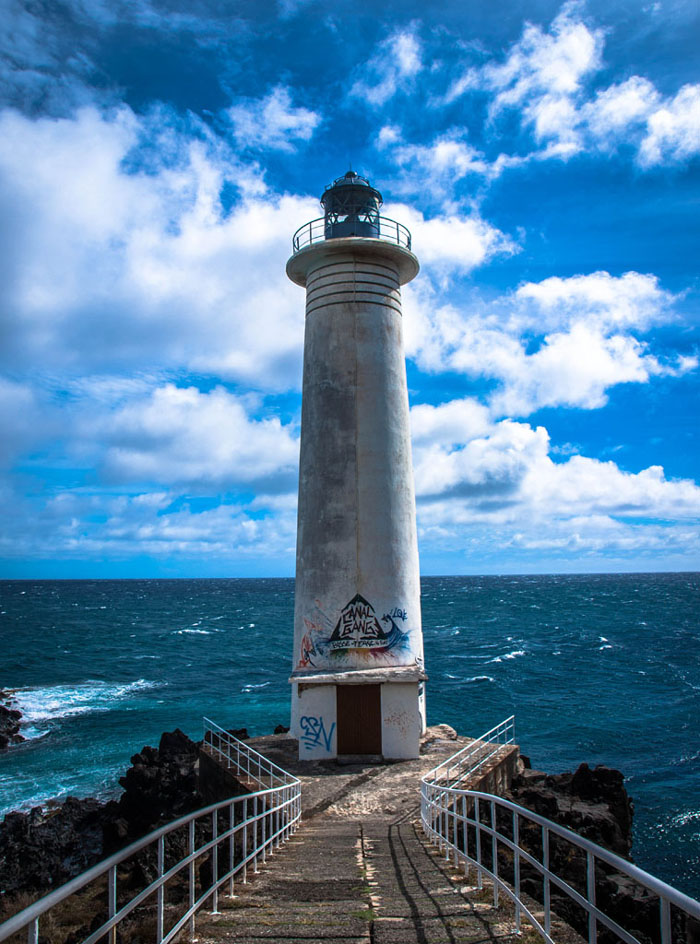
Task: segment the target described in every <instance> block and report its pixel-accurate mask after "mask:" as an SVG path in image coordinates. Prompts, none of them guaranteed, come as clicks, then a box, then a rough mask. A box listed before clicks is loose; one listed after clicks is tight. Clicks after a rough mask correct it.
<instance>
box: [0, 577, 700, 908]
mask: <svg viewBox="0 0 700 944" xmlns="http://www.w3.org/2000/svg"><path fill="white" fill-rule="evenodd" d="M422 589H423V600H422V602H423V622H424V635H425V656H426V668H427V670H428V674H429V676H430V681H429V682H428V688H427V692H428V721H429V723H438V722H447V723H448V724H451V725H453V726H454V727H455V728H457V729H458V730H459V731H460V732H461V733H464V734H475V735H476V734H479V733H481V732H482V731H483V730H485V729H487V728H489V727H491V726H492V725H494V724H496V723H497V722H498V721H500V720H502V718H504V717H505V716H507V715H509V714H511V713H514V714H515V715H516V732H517V740H518V742H519V743H520V745H521V750H522V751H523V753H526V754H528V755H529V756H530V757H531V759H532V762H533V766H536V767H540V768H542V769H544V770H547V771H550V772H558V771H562V770H567V769H572V768H573V767H575V766H577V765H578V764H579V763H580V762H581V761H584V760H585V761H587V762H588V763H589V764H591V765H593V764H597V763H604V764H609V765H610V766H614V767H619V768H620V769H621V770H622V771H623V772H624V773H625V775H626V777H627V786H628V789H629V792H630V794H631V795H632V797H633V799H634V801H635V808H636V812H635V844H634V849H633V855H634V857H635V859H636V861H637V863H638V864H639V865H640V866H642V867H643V868H646V869H648V870H649V871H651V872H653V873H654V874H656V875H658V876H659V877H661V878H663V879H665V880H666V881H668V882H671V883H672V884H674V885H676V886H677V887H679V888H681V889H683V890H684V891H686V892H687V893H689V894H691V895H694V896H695V897H699V896H700V734H699V733H698V720H699V719H700V615H699V613H700V607H699V606H698V602H699V589H700V575H699V574H643V575H642V574H634V575H581V576H530V577H432V578H425V579H424V580H423V583H422ZM293 597H294V583H293V581H292V580H276V579H266V580H262V579H261V580H129V581H127V580H125V581H109V580H104V581H3V582H0V646H1V648H0V666H1V668H0V688H11V689H15V690H16V699H17V701H18V703H19V706H20V707H21V709H22V711H23V712H24V714H25V718H26V724H25V727H24V730H23V733H24V734H25V736H26V737H28V739H29V740H28V741H27V742H26V743H25V744H23V745H20V746H18V747H16V748H12V749H11V750H10V751H8V752H7V753H5V754H4V755H0V812H6V811H7V810H10V809H16V808H19V807H28V806H31V805H32V804H36V803H40V802H42V801H43V800H46V799H48V798H49V797H54V796H61V795H66V794H69V793H72V794H75V795H87V794H95V793H99V794H102V795H105V796H107V795H110V794H114V793H116V792H117V791H118V786H117V777H118V776H119V774H120V773H121V772H122V771H123V770H124V768H125V767H126V766H128V763H129V758H130V756H131V755H132V754H133V753H135V752H136V751H137V750H139V749H140V748H141V747H142V746H143V745H144V744H148V743H151V744H152V743H154V742H156V741H157V739H158V737H159V735H160V733H161V732H162V731H164V730H171V729H172V728H174V727H176V726H178V727H181V728H182V729H183V730H184V731H186V732H187V733H188V734H190V735H191V736H193V737H197V736H198V735H199V732H200V730H201V718H202V716H203V715H207V716H209V717H211V718H212V719H213V720H215V721H217V722H218V723H219V724H222V725H224V726H225V727H247V728H248V730H249V732H250V733H251V734H266V733H269V732H271V731H272V729H273V728H274V727H275V725H277V724H280V723H284V724H286V723H288V715H289V685H288V683H287V679H288V676H289V673H290V670H291V649H292V616H293Z"/></svg>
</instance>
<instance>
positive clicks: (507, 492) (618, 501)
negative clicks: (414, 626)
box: [411, 400, 700, 565]
mask: <svg viewBox="0 0 700 944" xmlns="http://www.w3.org/2000/svg"><path fill="white" fill-rule="evenodd" d="M411 413H412V422H413V423H414V427H415V428H416V430H417V433H416V434H414V461H415V466H416V494H417V497H418V518H419V525H420V532H421V534H422V535H423V537H424V539H425V541H426V543H428V544H429V545H430V546H431V548H435V547H441V548H443V549H445V550H451V551H454V550H457V549H458V548H460V547H461V548H462V549H463V550H464V551H466V552H468V553H475V554H477V555H482V556H481V558H480V559H481V561H482V565H483V561H484V560H486V559H488V557H489V556H490V555H492V554H495V555H496V556H502V555H503V554H508V553H510V551H516V552H520V551H523V552H532V554H533V555H534V559H541V554H542V552H543V551H547V552H549V553H551V554H552V555H553V556H554V557H555V558H556V557H557V556H558V555H562V557H563V558H566V557H570V556H571V555H572V554H574V555H576V557H577V558H578V559H579V560H584V559H585V558H586V556H587V555H589V554H590V555H596V554H600V555H606V554H608V555H609V554H616V553H620V554H622V555H625V554H629V555H631V556H636V555H638V554H639V553H640V552H641V553H664V554H668V553H678V554H681V555H682V554H688V553H690V552H692V550H693V548H694V547H695V544H694V542H696V541H697V537H698V521H699V519H700V488H699V487H698V486H697V485H696V484H695V483H694V482H692V481H690V480H687V479H680V480H674V479H669V478H667V477H666V476H665V474H664V470H663V468H661V467H660V466H650V467H649V468H646V469H642V470H641V471H639V472H628V471H624V470H622V469H621V468H619V466H618V465H616V464H615V463H614V462H612V461H607V462H604V461H600V460H598V459H593V458H589V457H586V456H582V455H578V454H574V455H572V456H570V458H568V459H567V460H566V461H555V460H554V459H553V458H552V456H553V455H554V454H556V453H557V450H556V449H553V448H552V447H551V444H550V441H549V435H548V433H547V431H546V429H544V428H543V427H537V428H533V427H531V426H530V425H529V424H527V423H522V422H514V421H512V420H500V421H494V420H490V419H489V418H488V416H487V415H486V414H485V413H484V412H483V408H481V407H480V405H479V404H477V403H474V402H473V401H469V400H455V401H450V402H448V403H444V404H441V405H440V406H438V407H431V408H428V409H426V407H425V406H418V407H414V408H413V409H412V411H411ZM538 555H539V556H538Z"/></svg>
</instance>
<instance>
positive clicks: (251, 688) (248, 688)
mask: <svg viewBox="0 0 700 944" xmlns="http://www.w3.org/2000/svg"><path fill="white" fill-rule="evenodd" d="M269 684H270V683H269V682H260V683H258V684H257V685H253V684H252V682H251V683H250V684H248V685H244V686H243V688H242V689H241V691H242V692H253V691H255V689H256V688H265V687H266V686H268V685H269Z"/></svg>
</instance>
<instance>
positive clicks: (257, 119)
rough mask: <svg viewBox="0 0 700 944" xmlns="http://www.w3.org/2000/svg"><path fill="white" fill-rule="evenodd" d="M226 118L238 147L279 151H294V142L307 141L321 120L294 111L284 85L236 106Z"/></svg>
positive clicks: (311, 113) (307, 112) (306, 112)
mask: <svg viewBox="0 0 700 944" xmlns="http://www.w3.org/2000/svg"><path fill="white" fill-rule="evenodd" d="M227 117H228V119H229V121H230V122H231V124H232V126H233V134H234V136H235V138H236V141H237V142H238V144H239V145H241V146H242V147H244V148H250V149H253V150H256V149H264V148H270V149H272V150H278V151H294V150H295V147H296V144H297V142H299V141H309V140H310V139H311V137H312V135H313V133H314V131H315V129H316V127H317V126H318V124H319V122H320V120H321V118H320V116H319V115H318V114H317V113H316V112H314V111H311V110H310V109H308V108H304V107H302V106H297V107H294V106H293V105H292V96H291V94H290V92H289V89H288V88H285V87H284V86H283V85H278V86H277V87H276V88H274V89H272V91H271V92H270V93H269V94H268V95H266V96H265V97H264V98H261V99H246V100H244V101H241V102H237V103H236V104H235V105H232V106H231V107H230V108H229V109H228V111H227Z"/></svg>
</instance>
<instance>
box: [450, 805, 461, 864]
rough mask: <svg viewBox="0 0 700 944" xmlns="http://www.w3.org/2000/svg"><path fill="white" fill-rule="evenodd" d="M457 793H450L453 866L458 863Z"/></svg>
mask: <svg viewBox="0 0 700 944" xmlns="http://www.w3.org/2000/svg"><path fill="white" fill-rule="evenodd" d="M458 816H459V814H458V813H457V794H456V793H453V794H452V861H453V863H454V866H455V868H457V866H458V865H459V835H458V831H457V817H458Z"/></svg>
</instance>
